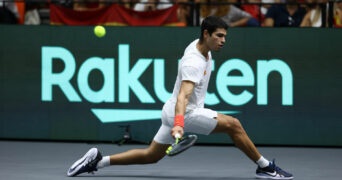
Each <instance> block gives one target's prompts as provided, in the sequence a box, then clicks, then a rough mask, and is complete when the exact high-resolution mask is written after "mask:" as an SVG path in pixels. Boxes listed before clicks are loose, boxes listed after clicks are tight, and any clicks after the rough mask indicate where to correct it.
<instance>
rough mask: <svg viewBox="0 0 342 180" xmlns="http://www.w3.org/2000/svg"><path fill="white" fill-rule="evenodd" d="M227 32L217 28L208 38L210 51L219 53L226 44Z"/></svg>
mask: <svg viewBox="0 0 342 180" xmlns="http://www.w3.org/2000/svg"><path fill="white" fill-rule="evenodd" d="M226 36H227V30H226V29H224V28H218V29H216V31H214V32H213V33H212V34H211V36H208V40H207V43H208V47H209V49H210V50H212V51H219V50H221V49H222V48H223V45H224V44H225V42H226Z"/></svg>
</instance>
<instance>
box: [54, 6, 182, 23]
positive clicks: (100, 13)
mask: <svg viewBox="0 0 342 180" xmlns="http://www.w3.org/2000/svg"><path fill="white" fill-rule="evenodd" d="M177 9H178V6H177V5H174V6H172V7H170V8H167V9H163V10H156V11H147V12H138V11H134V10H131V9H127V8H125V7H123V6H121V5H118V4H113V5H110V6H106V7H104V8H102V9H99V10H92V11H75V10H73V9H69V8H66V7H63V6H59V5H54V4H51V5H50V23H51V24H53V25H98V24H102V25H112V26H185V25H184V23H181V22H179V20H178V17H177Z"/></svg>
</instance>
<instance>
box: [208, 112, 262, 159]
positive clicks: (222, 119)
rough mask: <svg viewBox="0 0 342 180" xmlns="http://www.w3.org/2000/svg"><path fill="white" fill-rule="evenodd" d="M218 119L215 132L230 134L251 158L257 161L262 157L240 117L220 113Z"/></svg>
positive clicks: (237, 145)
mask: <svg viewBox="0 0 342 180" xmlns="http://www.w3.org/2000/svg"><path fill="white" fill-rule="evenodd" d="M216 120H217V121H218V122H217V125H216V127H215V129H214V130H213V133H226V134H228V135H229V136H230V137H231V138H232V140H233V142H234V144H235V145H236V147H238V148H239V149H241V150H242V151H243V152H244V153H245V154H246V155H247V156H248V157H249V158H250V159H251V160H253V161H254V162H256V161H257V160H259V159H260V157H261V154H260V153H259V151H258V150H257V148H256V147H255V145H254V144H253V142H252V141H251V140H250V138H249V137H248V135H247V133H246V131H245V130H244V128H243V127H242V125H241V123H240V121H239V120H238V119H236V118H234V117H232V116H227V115H223V114H220V113H218V114H217V118H216Z"/></svg>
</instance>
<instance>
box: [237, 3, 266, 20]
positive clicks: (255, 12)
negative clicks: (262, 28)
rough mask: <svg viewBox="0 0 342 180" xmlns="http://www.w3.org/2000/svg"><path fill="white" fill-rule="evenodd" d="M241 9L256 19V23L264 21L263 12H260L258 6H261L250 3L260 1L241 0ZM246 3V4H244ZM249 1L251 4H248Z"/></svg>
mask: <svg viewBox="0 0 342 180" xmlns="http://www.w3.org/2000/svg"><path fill="white" fill-rule="evenodd" d="M241 2H242V5H241V9H242V10H244V11H246V12H247V13H249V14H250V15H251V16H252V17H253V18H254V19H255V20H257V21H258V24H261V23H262V22H263V21H264V18H265V17H264V14H262V12H261V10H260V8H261V6H260V5H258V4H252V3H260V0H242V1H241ZM246 3H247V4H246ZM248 3H251V4H248Z"/></svg>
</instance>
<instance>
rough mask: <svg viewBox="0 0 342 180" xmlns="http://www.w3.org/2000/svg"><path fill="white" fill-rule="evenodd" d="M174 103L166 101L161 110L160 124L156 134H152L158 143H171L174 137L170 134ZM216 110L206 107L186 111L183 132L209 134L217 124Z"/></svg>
mask: <svg viewBox="0 0 342 180" xmlns="http://www.w3.org/2000/svg"><path fill="white" fill-rule="evenodd" d="M174 109H175V105H174V103H172V102H167V103H166V104H165V105H164V107H163V111H162V118H161V119H162V125H161V126H160V128H159V130H158V132H157V134H156V135H155V136H154V141H156V142H157V143H160V144H171V143H172V142H173V141H174V139H173V137H172V136H171V129H172V128H173V123H174V116H175V113H174ZM216 117H217V112H216V111H213V110H211V109H207V108H196V109H194V110H191V111H189V112H187V113H186V114H185V116H184V132H190V133H196V134H204V135H208V134H210V133H211V132H212V131H213V130H214V129H215V127H216V125H217V120H216V119H215V118H216Z"/></svg>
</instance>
